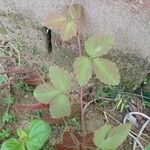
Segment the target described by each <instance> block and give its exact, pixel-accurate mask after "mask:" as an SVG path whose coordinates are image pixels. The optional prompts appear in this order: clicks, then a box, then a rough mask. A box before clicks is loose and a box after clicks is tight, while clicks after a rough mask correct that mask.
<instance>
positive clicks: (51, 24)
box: [44, 12, 67, 30]
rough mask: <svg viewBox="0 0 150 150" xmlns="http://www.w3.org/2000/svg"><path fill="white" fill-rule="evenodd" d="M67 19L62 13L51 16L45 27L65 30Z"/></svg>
mask: <svg viewBox="0 0 150 150" xmlns="http://www.w3.org/2000/svg"><path fill="white" fill-rule="evenodd" d="M66 21H67V20H66V17H65V16H63V15H61V13H60V12H56V13H54V14H51V15H50V16H49V17H48V18H47V19H46V20H45V22H44V26H46V27H47V28H49V29H54V30H56V29H63V28H64V26H65V25H66Z"/></svg>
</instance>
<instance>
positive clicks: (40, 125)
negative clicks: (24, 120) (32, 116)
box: [26, 120, 51, 150]
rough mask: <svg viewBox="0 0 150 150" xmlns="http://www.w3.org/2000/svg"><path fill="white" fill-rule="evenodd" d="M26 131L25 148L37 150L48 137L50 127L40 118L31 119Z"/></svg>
mask: <svg viewBox="0 0 150 150" xmlns="http://www.w3.org/2000/svg"><path fill="white" fill-rule="evenodd" d="M27 133H28V140H27V143H26V147H27V149H28V150H39V149H40V148H41V147H42V146H43V145H44V143H45V142H46V141H47V140H48V138H49V137H50V135H51V127H50V126H49V125H48V124H47V123H45V122H44V121H42V120H33V121H31V123H30V124H29V127H28V130H27Z"/></svg>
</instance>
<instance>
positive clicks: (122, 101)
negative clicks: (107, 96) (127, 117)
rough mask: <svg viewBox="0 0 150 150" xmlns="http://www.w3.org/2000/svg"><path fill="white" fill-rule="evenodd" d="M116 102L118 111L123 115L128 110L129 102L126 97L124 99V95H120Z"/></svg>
mask: <svg viewBox="0 0 150 150" xmlns="http://www.w3.org/2000/svg"><path fill="white" fill-rule="evenodd" d="M115 101H116V102H117V104H116V110H119V111H120V112H121V113H122V112H123V111H124V110H125V109H126V108H128V101H127V99H126V97H124V96H123V95H121V94H119V95H118V96H117V97H116V99H115Z"/></svg>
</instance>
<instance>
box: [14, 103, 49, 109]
mask: <svg viewBox="0 0 150 150" xmlns="http://www.w3.org/2000/svg"><path fill="white" fill-rule="evenodd" d="M13 108H14V109H15V110H35V109H48V108H49V104H43V103H35V104H16V105H14V106H13Z"/></svg>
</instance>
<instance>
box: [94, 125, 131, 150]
mask: <svg viewBox="0 0 150 150" xmlns="http://www.w3.org/2000/svg"><path fill="white" fill-rule="evenodd" d="M130 130H131V124H121V125H119V126H117V127H115V128H114V129H113V130H112V127H111V125H104V126H103V127H102V128H100V129H99V130H96V131H95V133H94V144H95V145H96V146H97V147H98V148H101V149H105V150H109V149H116V148H117V147H119V146H120V145H121V144H122V143H123V141H125V140H126V138H127V136H128V134H129V132H130Z"/></svg>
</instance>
